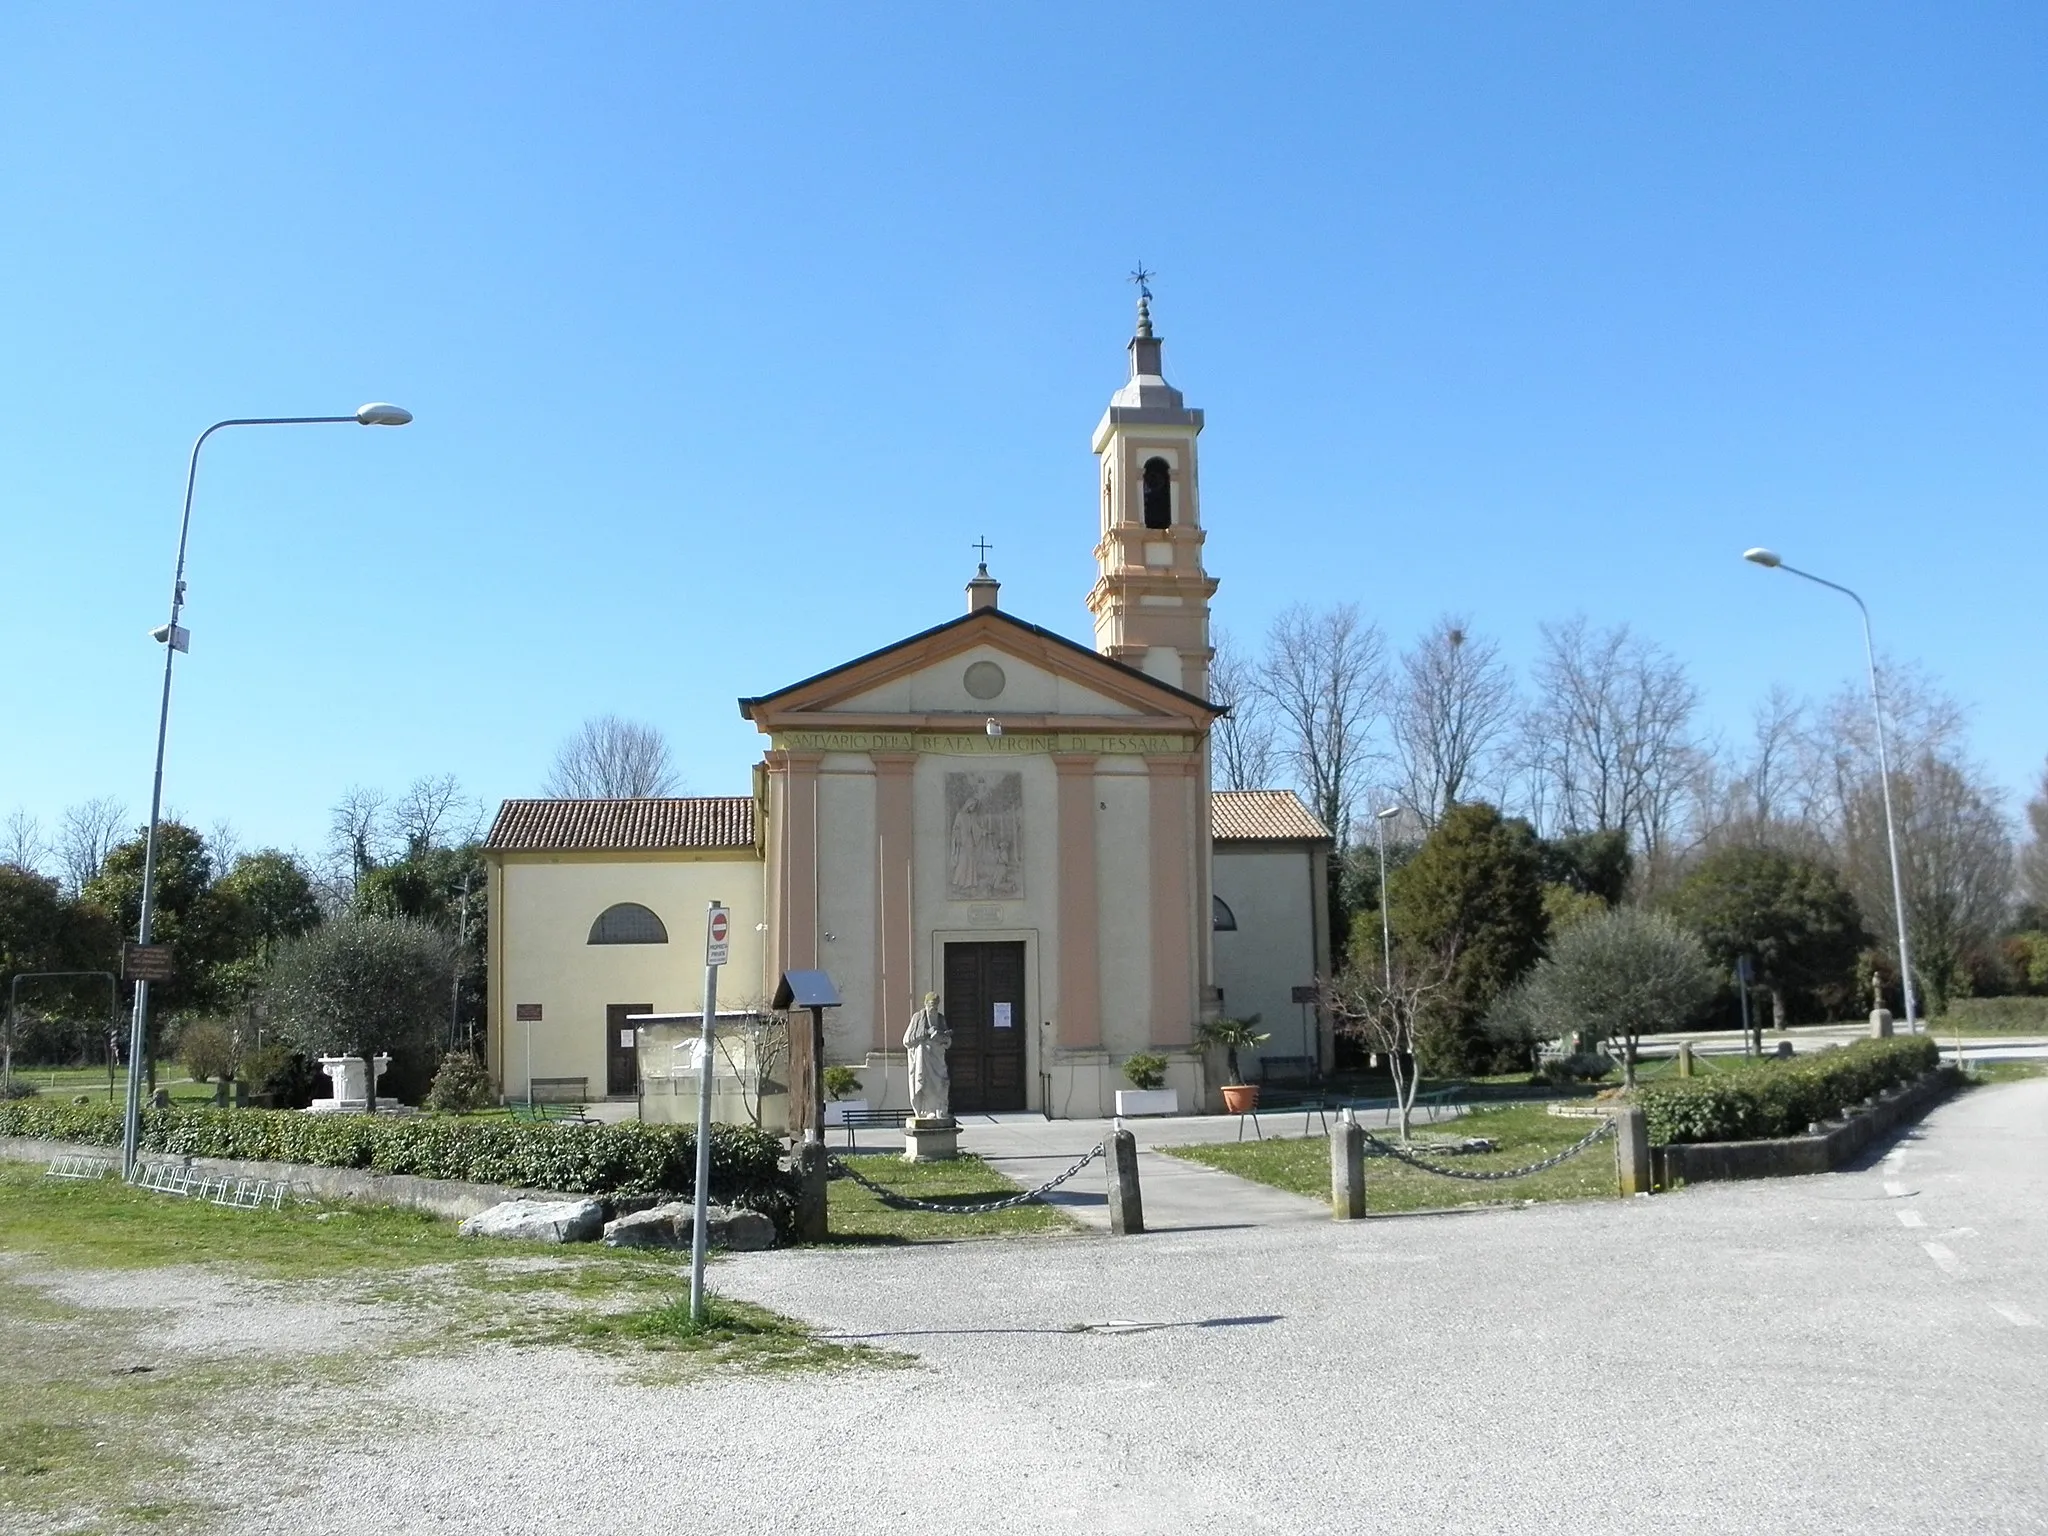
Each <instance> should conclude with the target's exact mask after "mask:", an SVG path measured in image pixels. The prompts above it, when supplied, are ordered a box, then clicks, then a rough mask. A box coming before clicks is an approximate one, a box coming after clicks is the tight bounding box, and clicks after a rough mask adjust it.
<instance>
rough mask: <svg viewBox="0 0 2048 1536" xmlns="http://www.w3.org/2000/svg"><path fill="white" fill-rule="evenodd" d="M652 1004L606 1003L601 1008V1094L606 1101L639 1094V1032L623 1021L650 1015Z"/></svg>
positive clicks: (652, 1010)
mask: <svg viewBox="0 0 2048 1536" xmlns="http://www.w3.org/2000/svg"><path fill="white" fill-rule="evenodd" d="M652 1012H654V1005H653V1004H652V1003H607V1004H605V1009H604V1092H605V1097H606V1098H611V1099H631V1098H637V1097H638V1096H639V1093H640V1032H639V1030H638V1029H636V1028H635V1027H634V1026H633V1025H631V1024H628V1023H627V1022H626V1020H627V1018H628V1016H629V1015H632V1014H636V1013H652Z"/></svg>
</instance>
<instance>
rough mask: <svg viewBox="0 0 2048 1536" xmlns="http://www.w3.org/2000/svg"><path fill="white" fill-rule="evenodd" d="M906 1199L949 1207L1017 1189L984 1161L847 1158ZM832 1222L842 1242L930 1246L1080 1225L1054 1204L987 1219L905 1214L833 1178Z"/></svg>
mask: <svg viewBox="0 0 2048 1536" xmlns="http://www.w3.org/2000/svg"><path fill="white" fill-rule="evenodd" d="M841 1161H843V1162H845V1163H846V1165H847V1166H848V1167H851V1168H857V1169H859V1170H860V1173H861V1176H862V1177H863V1178H867V1179H872V1180H873V1181H874V1182H875V1183H877V1184H880V1185H882V1186H883V1187H884V1188H885V1189H889V1190H891V1191H893V1192H895V1193H897V1194H900V1195H908V1196H909V1197H911V1198H912V1199H915V1200H930V1201H933V1202H935V1203H943V1204H946V1205H978V1204H981V1203H982V1202H984V1201H988V1200H1001V1199H1003V1198H1004V1197H1005V1196H1008V1195H1014V1194H1016V1193H1017V1186H1016V1185H1014V1184H1012V1183H1011V1182H1010V1181H1009V1180H1008V1179H1006V1178H1004V1177H1003V1176H1002V1175H1001V1174H999V1173H997V1172H995V1171H994V1170H992V1169H991V1168H990V1167H989V1166H988V1165H987V1164H986V1163H984V1162H983V1161H982V1160H981V1159H980V1158H978V1157H960V1158H955V1159H953V1160H952V1161H951V1162H944V1163H906V1162H905V1161H903V1159H902V1158H900V1157H897V1156H894V1155H892V1154H889V1153H886V1152H884V1153H875V1154H870V1155H865V1156H860V1157H848V1158H843V1159H841ZM829 1210H830V1220H831V1224H832V1241H834V1242H836V1243H930V1242H944V1241H948V1240H950V1239H953V1238H958V1237H1017V1236H1022V1235H1028V1234H1031V1233H1042V1232H1071V1231H1073V1230H1074V1224H1073V1223H1072V1222H1070V1221H1069V1220H1068V1219H1067V1218H1066V1217H1065V1216H1063V1215H1061V1214H1060V1213H1059V1212H1058V1211H1057V1210H1055V1209H1054V1208H1053V1207H1052V1206H1049V1205H1039V1204H1037V1203H1035V1202H1034V1203H1032V1204H1030V1205H1017V1206H1012V1207H1011V1208H1010V1209H1008V1210H1006V1211H995V1212H992V1213H990V1214H988V1215H985V1216H952V1215H946V1214H944V1213H941V1212H938V1211H903V1210H897V1209H896V1208H894V1207H893V1206H888V1205H884V1204H883V1203H882V1202H881V1200H880V1199H879V1198H878V1197H876V1196H874V1195H871V1194H869V1193H868V1192H867V1191H866V1190H864V1189H862V1188H861V1187H860V1186H859V1185H858V1184H856V1183H854V1182H853V1180H851V1179H834V1180H833V1181H832V1188H831V1201H830V1206H829Z"/></svg>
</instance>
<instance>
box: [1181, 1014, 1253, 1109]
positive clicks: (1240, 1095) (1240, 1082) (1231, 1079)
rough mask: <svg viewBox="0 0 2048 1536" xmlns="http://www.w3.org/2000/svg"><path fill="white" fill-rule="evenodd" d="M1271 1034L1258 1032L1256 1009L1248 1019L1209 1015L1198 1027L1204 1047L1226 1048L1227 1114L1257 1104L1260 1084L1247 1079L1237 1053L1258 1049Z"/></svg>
mask: <svg viewBox="0 0 2048 1536" xmlns="http://www.w3.org/2000/svg"><path fill="white" fill-rule="evenodd" d="M1271 1038H1272V1037H1271V1036H1270V1035H1264V1034H1261V1033H1259V1016H1258V1015H1257V1014H1256V1013H1255V1014H1253V1015H1252V1016H1251V1017H1250V1018H1245V1019H1210V1020H1208V1021H1206V1022H1205V1023H1203V1024H1202V1025H1200V1026H1199V1027H1198V1028H1197V1029H1196V1030H1195V1043H1196V1044H1197V1045H1199V1046H1201V1047H1202V1048H1203V1049H1204V1050H1221V1051H1222V1052H1223V1062H1224V1068H1225V1077H1226V1080H1225V1082H1224V1084H1223V1109H1224V1112H1225V1113H1226V1114H1232V1115H1242V1114H1245V1113H1247V1112H1248V1111H1250V1110H1254V1109H1256V1108H1258V1105H1259V1089H1258V1085H1257V1084H1256V1083H1247V1082H1246V1081H1245V1080H1244V1072H1243V1070H1242V1069H1241V1068H1240V1067H1239V1065H1238V1059H1237V1053H1238V1052H1239V1051H1255V1050H1257V1049H1258V1048H1259V1047H1260V1046H1262V1045H1264V1044H1265V1043H1266V1042H1267V1041H1268V1040H1269V1039H1271Z"/></svg>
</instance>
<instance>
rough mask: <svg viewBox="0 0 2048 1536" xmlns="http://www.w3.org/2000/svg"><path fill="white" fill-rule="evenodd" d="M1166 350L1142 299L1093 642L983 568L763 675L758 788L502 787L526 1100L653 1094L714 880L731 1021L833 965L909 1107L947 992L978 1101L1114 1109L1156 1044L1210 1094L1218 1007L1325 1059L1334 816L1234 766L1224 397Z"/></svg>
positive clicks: (854, 1059)
mask: <svg viewBox="0 0 2048 1536" xmlns="http://www.w3.org/2000/svg"><path fill="white" fill-rule="evenodd" d="M1160 349H1161V342H1160V339H1159V338H1158V337H1156V336H1155V335H1154V334H1153V331H1152V322H1151V316H1150V304H1149V299H1148V298H1141V299H1140V301H1139V304H1138V324H1137V334H1136V335H1135V336H1133V337H1132V339H1131V341H1130V346H1129V352H1130V378H1129V381H1128V382H1127V383H1126V384H1125V385H1124V386H1123V388H1121V389H1119V390H1118V391H1117V392H1116V393H1115V394H1114V395H1112V396H1111V397H1110V402H1109V407H1108V409H1107V410H1106V411H1105V412H1104V413H1103V416H1102V419H1101V421H1100V422H1099V423H1098V425H1097V426H1096V429H1095V436H1094V451H1095V454H1096V456H1097V459H1098V460H1099V464H1100V476H1099V484H1100V508H1099V514H1098V515H1099V538H1098V542H1097V544H1096V548H1095V556H1096V561H1097V565H1098V575H1097V578H1096V581H1095V585H1094V589H1093V590H1092V591H1091V592H1090V593H1089V594H1088V609H1089V612H1090V613H1091V614H1092V615H1093V618H1094V632H1095V644H1094V647H1093V648H1092V649H1090V648H1089V647H1087V646H1084V645H1080V644H1077V643H1075V642H1074V641H1072V640H1069V639H1066V638H1065V637H1063V636H1061V635H1059V634H1056V633H1054V632H1053V631H1052V630H1049V629H1045V628H1041V627H1040V626H1039V625H1036V624H1033V623H1030V622H1028V621H1027V620H1025V619H1023V618H1021V617H1018V616H1016V615H1014V614H1011V613H1009V612H1006V611H1005V610H1004V609H1003V607H1002V606H1001V603H1000V601H999V590H998V583H997V581H996V579H995V578H994V577H993V576H991V575H990V574H989V570H988V566H987V564H986V563H985V562H984V563H983V564H982V565H981V566H980V568H979V569H978V570H977V571H976V573H975V575H974V576H973V578H972V579H971V580H969V581H968V583H967V587H966V604H965V611H964V612H961V613H957V614H956V615H955V616H954V617H952V618H950V619H947V620H946V621H945V622H943V623H939V624H935V625H933V626H932V627H931V628H929V629H926V630H924V631H922V632H921V633H918V634H914V635H911V636H909V637H908V638H906V639H903V640H899V641H897V642H896V643H894V644H892V645H889V646H885V647H883V648H882V649H880V650H877V651H873V652H870V653H869V654H868V655H865V656H860V657H856V658H855V659H853V660H851V661H844V662H841V663H839V664H837V665H835V666H831V667H828V668H826V669H825V670H823V671H820V672H818V673H816V674H814V675H812V676H810V677H807V678H804V679H802V680H801V681H799V682H794V683H791V684H788V685H787V686H785V687H782V688H778V689H776V690H774V691H773V692H768V693H763V694H761V695H759V696H757V697H753V698H744V699H741V700H740V701H739V709H740V713H741V714H742V716H744V717H745V718H746V719H748V720H750V721H752V722H753V724H754V726H755V728H756V729H757V730H758V731H759V732H760V733H761V735H762V736H763V737H764V738H765V741H764V744H763V753H762V757H761V761H760V762H759V763H758V764H757V765H756V766H755V769H754V775H753V786H752V793H750V794H747V795H740V796H729V797H695V798H687V799H651V800H580V801H579V800H509V801H506V802H505V804H504V805H503V807H502V808H501V809H500V811H499V813H498V816H497V819H496V821H495V822H494V824H493V825H492V828H491V831H490V834H489V837H488V839H487V841H486V845H485V846H486V854H487V857H488V860H489V864H490V912H491V925H490V958H489V964H490V977H489V996H490V1022H489V1031H488V1039H489V1050H490V1059H489V1066H490V1069H491V1071H492V1073H493V1075H494V1076H495V1077H496V1078H497V1080H498V1082H499V1084H500V1086H501V1088H502V1089H503V1091H504V1092H505V1093H506V1095H507V1096H508V1097H510V1098H518V1097H522V1096H524V1094H525V1093H526V1091H527V1084H528V1080H529V1077H531V1078H532V1079H533V1080H535V1081H539V1080H541V1079H547V1080H550V1081H553V1082H563V1081H567V1082H570V1083H579V1082H580V1083H581V1084H583V1085H584V1091H583V1092H581V1093H577V1094H575V1095H574V1096H576V1097H587V1098H589V1099H598V1098H606V1097H612V1098H635V1097H638V1096H639V1095H640V1094H641V1093H642V1092H643V1089H645V1088H646V1087H647V1086H648V1085H647V1083H646V1082H645V1080H644V1078H645V1075H646V1074H644V1073H643V1063H642V1059H641V1058H642V1050H641V1046H642V1043H643V1038H642V1031H640V1030H638V1029H636V1027H635V1026H634V1025H632V1024H630V1023H628V1022H626V1021H627V1020H628V1019H630V1018H631V1017H632V1016H633V1015H636V1014H647V1013H680V1012H688V1011H692V1010H695V1009H699V1008H701V1007H702V997H701V987H702V979H703V953H702V942H703V937H702V936H703V928H704V915H705V911H706V906H707V903H708V902H710V901H711V900H713V899H716V900H719V901H723V902H724V903H726V904H727V905H728V906H729V907H730V908H731V909H732V922H731V934H732V936H731V959H730V962H729V964H728V965H727V967H726V969H725V970H724V971H723V973H722V974H721V979H720V993H719V1001H720V1008H721V1011H724V1010H727V1009H745V1008H750V1007H751V1008H757V1009H763V1010H765V1008H766V1007H767V1005H768V1003H769V1001H770V999H771V997H772V995H773V993H774V990H775V986H776V983H777V980H778V978H779V977H780V976H781V975H782V973H783V972H785V971H789V970H822V971H824V972H826V973H827V974H828V975H829V976H830V977H831V978H832V981H833V983H834V985H835V987H836V989H837V991H838V994H839V997H840V1000H841V1006H840V1007H839V1008H837V1009H836V1010H834V1011H833V1012H831V1013H829V1014H828V1015H827V1016H826V1018H827V1026H826V1059H827V1060H828V1061H829V1062H834V1063H840V1064H844V1065H847V1066H849V1067H852V1068H853V1069H855V1070H856V1071H857V1072H858V1073H859V1075H860V1078H861V1084H862V1089H861V1093H862V1096H863V1097H864V1098H865V1099H866V1100H867V1102H868V1103H869V1104H870V1105H871V1106H872V1107H874V1108H877V1109H899V1108H905V1107H907V1103H908V1090H907V1085H906V1083H905V1071H904V1063H903V1055H902V1044H901V1042H902V1034H903V1029H904V1026H905V1025H906V1023H907V1022H908V1020H909V1018H910V1015H911V1014H912V1012H913V1011H915V1009H916V1008H917V1006H918V1003H919V1001H920V999H921V998H922V997H923V995H924V994H925V993H927V992H936V993H938V994H939V996H940V999H941V1004H940V1005H941V1007H942V1008H943V1009H944V1011H945V1013H946V1016H947V1020H948V1022H949V1024H950V1026H951V1029H952V1031H953V1043H952V1047H951V1049H950V1051H949V1052H948V1058H947V1060H948V1066H949V1068H950V1070H951V1074H952V1093H953V1107H954V1110H955V1112H956V1113H961V1114H973V1113H981V1112H987V1113H997V1112H1003V1111H1027V1110H1028V1111H1034V1112H1039V1113H1043V1114H1046V1115H1049V1116H1055V1117H1067V1116H1097V1115H1104V1114H1108V1113H1110V1112H1111V1111H1112V1109H1113V1103H1114V1094H1115V1092H1116V1090H1117V1089H1119V1088H1127V1087H1129V1086H1130V1084H1129V1083H1128V1082H1127V1081H1126V1080H1125V1078H1124V1077H1123V1073H1122V1064H1123V1062H1124V1061H1125V1060H1127V1059H1128V1058H1129V1057H1130V1056H1132V1055H1134V1054H1138V1053H1155V1054H1158V1055H1162V1056H1164V1057H1166V1058H1167V1061H1168V1064H1169V1065H1168V1069H1167V1083H1168V1086H1170V1087H1173V1088H1176V1089H1178V1090H1179V1094H1180V1102H1181V1103H1182V1105H1183V1106H1185V1107H1187V1108H1189V1109H1194V1108H1199V1107H1203V1106H1205V1105H1207V1104H1209V1103H1212V1102H1213V1099H1214V1093H1213V1090H1214V1088H1215V1086H1216V1084H1217V1083H1218V1082H1220V1080H1221V1079H1220V1076H1219V1075H1218V1073H1219V1069H1220V1065H1221V1064H1220V1063H1219V1062H1215V1061H1204V1060H1203V1059H1202V1058H1201V1056H1200V1055H1199V1053H1198V1052H1197V1051H1196V1050H1195V1049H1194V1038H1195V1031H1196V1029H1197V1027H1198V1026H1199V1024H1200V1023H1201V1022H1202V1021H1203V1020H1204V1019H1205V1018H1213V1017H1216V1016H1218V1015H1219V1014H1229V1015H1232V1016H1239V1017H1242V1016H1245V1015H1249V1014H1252V1013H1257V1014H1259V1015H1260V1017H1261V1020H1262V1023H1261V1025H1260V1028H1261V1029H1262V1030H1265V1031H1267V1032H1268V1033H1269V1035H1270V1039H1269V1040H1268V1042H1267V1044H1266V1046H1265V1047H1264V1054H1265V1055H1267V1056H1279V1057H1290V1058H1300V1057H1304V1056H1307V1057H1315V1058H1320V1059H1322V1060H1324V1061H1325V1062H1326V1061H1327V1059H1328V1050H1329V1045H1328V1041H1327V1039H1326V1038H1324V1032H1323V1031H1322V1030H1321V1028H1320V1027H1319V1026H1318V1024H1317V1021H1316V1019H1315V1018H1314V1010H1313V1006H1312V1005H1311V1004H1309V1003H1307V1002H1305V1001H1304V1000H1303V997H1304V993H1305V992H1306V990H1307V989H1308V988H1310V987H1311V986H1312V985H1313V983H1314V982H1315V980H1316V978H1317V977H1318V976H1320V975H1324V974H1327V973H1328V971H1329V968H1330V939H1329V933H1328V927H1327V917H1326V912H1327V906H1326V903H1325V901H1324V899H1323V892H1324V889H1325V881H1326V875H1327V868H1328V859H1329V857H1330V852H1331V847H1332V843H1331V837H1330V833H1329V830H1328V829H1327V828H1325V827H1323V826H1322V825H1321V824H1320V823H1319V822H1318V821H1317V820H1316V819H1315V817H1314V816H1312V815H1311V814H1310V813H1309V811H1308V809H1307V808H1306V807H1305V806H1304V805H1303V804H1302V803H1301V801H1300V800H1299V799H1298V798H1297V797H1296V796H1295V795H1294V794H1293V793H1292V792H1291V791H1286V790H1250V791H1234V792H1231V791H1214V792H1212V791H1211V789H1210V779H1209V766H1210V765H1209V731H1210V727H1211V725H1212V724H1213V723H1214V722H1215V720H1216V719H1217V718H1218V717H1219V716H1220V715H1221V714H1222V713H1223V711H1222V710H1221V709H1220V708H1219V707H1218V706H1216V705H1213V704H1211V703H1210V702H1209V697H1208V685H1209V662H1210V658H1211V654H1212V653H1211V650H1210V646H1209V603H1210V599H1211V598H1212V597H1213V595H1214V594H1215V591H1216V585H1217V583H1216V579H1215V578H1214V577H1212V576H1211V575H1209V573H1208V571H1207V569H1206V568H1205V566H1204V564H1203V540H1204V534H1203V526H1202V506H1201V495H1200V478H1199V475H1198V473H1197V448H1196V439H1197V438H1198V437H1199V435H1200V433H1201V430H1202V413H1201V412H1200V411H1198V410H1191V409H1189V408H1188V407H1187V406H1186V405H1185V404H1184V403H1183V401H1182V399H1181V394H1180V391H1179V390H1177V389H1175V388H1173V386H1171V385H1170V384H1168V383H1167V382H1166V379H1165V376H1164V372H1163V370H1162V367H1161V358H1160ZM1256 1055H1257V1053H1254V1054H1253V1055H1252V1056H1251V1057H1250V1058H1248V1059H1247V1060H1246V1062H1245V1066H1246V1068H1247V1070H1248V1072H1249V1071H1250V1070H1251V1069H1252V1068H1253V1066H1254V1063H1255V1061H1256ZM651 1117H652V1116H650V1118H651ZM663 1118H667V1117H666V1116H663Z"/></svg>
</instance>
